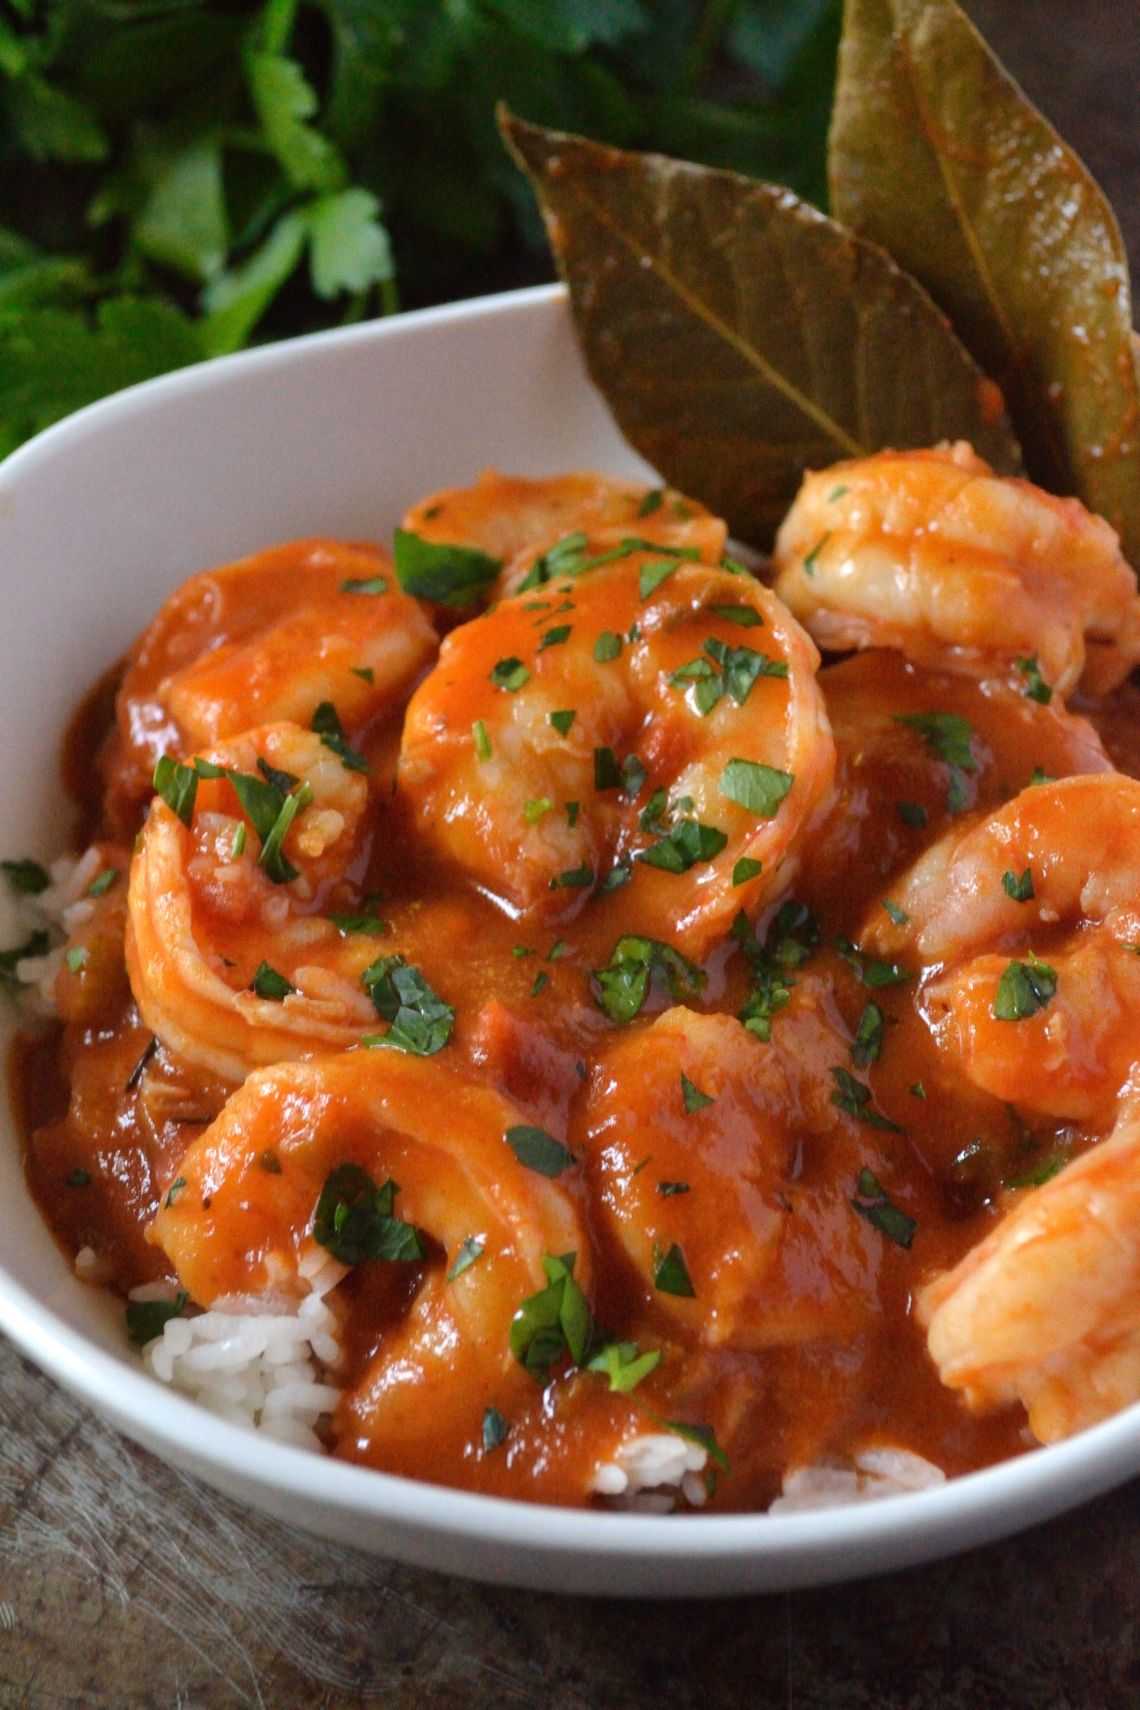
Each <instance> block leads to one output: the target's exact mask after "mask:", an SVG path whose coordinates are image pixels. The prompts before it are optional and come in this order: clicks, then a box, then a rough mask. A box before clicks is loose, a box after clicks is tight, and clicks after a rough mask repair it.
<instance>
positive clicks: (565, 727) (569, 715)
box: [549, 711, 578, 736]
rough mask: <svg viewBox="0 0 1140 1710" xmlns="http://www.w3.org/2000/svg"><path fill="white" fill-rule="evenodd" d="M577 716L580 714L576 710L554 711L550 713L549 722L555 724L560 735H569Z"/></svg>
mask: <svg viewBox="0 0 1140 1710" xmlns="http://www.w3.org/2000/svg"><path fill="white" fill-rule="evenodd" d="M577 716H578V714H577V713H576V712H574V711H566V712H552V713H551V714H550V715H549V722H550V724H552V725H553V727H554V729H555V730H556V731H557V732H558V734H559V736H569V734H570V727H571V725H572V724H573V723H574V720H575V719H576V718H577Z"/></svg>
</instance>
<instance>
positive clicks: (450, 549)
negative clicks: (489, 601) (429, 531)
mask: <svg viewBox="0 0 1140 1710" xmlns="http://www.w3.org/2000/svg"><path fill="white" fill-rule="evenodd" d="M393 556H394V558H395V561H396V575H397V578H398V579H399V583H400V586H401V588H403V590H404V592H405V594H414V595H415V596H416V598H417V599H421V600H435V601H437V602H438V604H440V605H444V606H470V605H473V604H474V603H475V601H476V600H477V599H478V598H479V596H480V594H482V593H485V592H486V590H487V589H488V588H489V587H490V586H491V583H492V582H493V581H494V580H495V578H496V576H497V575H498V574H499V571H500V570H501V569H502V568H503V565H502V560H501V559H498V558H489V557H488V556H487V554H486V553H485V552H478V551H476V550H475V548H474V547H471V546H449V545H447V544H446V543H444V542H440V541H434V540H423V539H421V537H420V536H419V535H418V534H413V533H412V532H411V530H410V529H406V528H398V529H397V530H396V533H395V537H394V545H393ZM527 675H528V676H529V672H528V673H527ZM524 681H525V679H524Z"/></svg>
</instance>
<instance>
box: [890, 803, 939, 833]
mask: <svg viewBox="0 0 1140 1710" xmlns="http://www.w3.org/2000/svg"><path fill="white" fill-rule="evenodd" d="M895 807H896V809H897V810H898V816H899V818H900V819H901V820H902V822H903V824H904V825H909V826H913V827H917V826H922V825H926V823H927V822H928V820H929V818H930V815H929V814H928V813H927V811H926V809H925V808H924V807H923V806H922V803H921V802H896V803H895Z"/></svg>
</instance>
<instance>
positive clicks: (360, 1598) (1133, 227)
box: [0, 0, 1140, 1710]
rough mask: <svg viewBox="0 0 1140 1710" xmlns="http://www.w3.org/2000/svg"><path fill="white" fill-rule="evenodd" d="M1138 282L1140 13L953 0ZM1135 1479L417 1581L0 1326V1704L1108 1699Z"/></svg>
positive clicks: (1139, 1507) (1116, 1696) (876, 1707)
mask: <svg viewBox="0 0 1140 1710" xmlns="http://www.w3.org/2000/svg"><path fill="white" fill-rule="evenodd" d="M970 10H971V12H972V13H973V14H974V16H975V17H976V18H977V19H978V21H979V22H980V23H981V25H982V27H983V29H984V30H985V31H986V33H987V35H988V36H989V38H990V40H991V41H992V42H993V43H994V45H995V46H996V47H997V49H998V51H999V52H1000V53H1001V54H1002V56H1003V57H1004V58H1005V60H1006V63H1007V64H1009V65H1010V66H1011V67H1012V68H1013V69H1014V70H1015V71H1016V72H1017V74H1018V75H1019V76H1020V77H1021V78H1022V80H1023V82H1024V83H1025V85H1026V87H1027V88H1028V89H1029V91H1030V93H1031V94H1032V95H1033V96H1034V97H1035V99H1037V100H1038V101H1039V103H1040V104H1041V105H1042V106H1043V107H1044V108H1045V109H1046V111H1047V112H1048V113H1049V114H1050V115H1051V116H1052V117H1053V118H1054V119H1055V120H1056V122H1057V123H1058V124H1059V125H1060V127H1061V129H1062V130H1063V132H1064V134H1065V135H1066V136H1067V137H1068V138H1069V140H1070V141H1072V142H1073V143H1074V144H1075V145H1076V146H1077V147H1078V149H1079V150H1080V151H1081V152H1082V153H1083V154H1084V155H1085V157H1086V159H1087V160H1088V161H1089V164H1090V165H1091V166H1092V167H1093V169H1094V171H1095V172H1096V173H1097V175H1098V176H1099V177H1100V179H1101V181H1102V182H1103V183H1104V184H1105V185H1106V187H1107V188H1108V189H1109V192H1110V194H1111V195H1112V197H1113V200H1114V201H1115V203H1116V206H1117V209H1118V211H1119V213H1120V216H1121V220H1122V223H1123V225H1124V227H1125V231H1126V233H1127V236H1128V240H1129V246H1130V249H1131V252H1132V266H1133V272H1134V274H1138V275H1140V6H1138V5H1137V4H1136V0H1032V3H1029V0H973V3H972V4H971V5H970ZM1138 1520H1140V1484H1134V1485H1132V1486H1131V1487H1129V1488H1128V1489H1126V1490H1123V1491H1120V1492H1118V1493H1116V1494H1114V1495H1111V1496H1108V1497H1106V1498H1104V1499H1102V1500H1101V1501H1099V1502H1097V1503H1094V1504H1093V1505H1091V1506H1089V1507H1086V1508H1085V1509H1083V1510H1081V1511H1079V1512H1078V1513H1076V1514H1073V1515H1070V1516H1068V1517H1066V1518H1064V1519H1061V1520H1058V1521H1055V1522H1053V1523H1052V1524H1050V1525H1048V1526H1045V1527H1040V1528H1038V1529H1037V1530H1035V1531H1033V1532H1031V1533H1029V1534H1027V1535H1025V1536H1024V1537H1022V1538H1019V1539H1015V1540H1012V1541H1010V1542H1008V1543H1005V1544H1001V1545H997V1546H994V1547H992V1548H990V1549H986V1550H979V1551H975V1552H973V1553H972V1554H969V1555H966V1556H961V1557H959V1558H958V1559H956V1560H954V1561H951V1562H947V1563H943V1564H941V1565H938V1566H935V1567H932V1568H926V1569H922V1570H917V1571H911V1572H908V1573H906V1574H900V1575H895V1576H893V1577H890V1578H886V1579H880V1580H876V1581H871V1582H868V1583H864V1584H861V1585H854V1586H847V1587H840V1588H838V1589H833V1590H823V1591H813V1592H801V1593H796V1594H792V1595H785V1596H778V1597H776V1596H773V1597H767V1598H755V1599H749V1600H735V1601H732V1602H726V1603H710V1604H703V1605H702V1604H693V1605H678V1604H658V1605H654V1604H652V1603H617V1602H587V1601H584V1600H576V1599H570V1598H557V1597H551V1596H542V1597H538V1596H532V1595H529V1594H527V1593H524V1592H517V1591H502V1590H494V1589H488V1588H486V1587H480V1586H475V1585H469V1584H466V1583H465V1582H463V1581H460V1580H451V1579H444V1578H441V1577H438V1576H436V1575H432V1574H426V1573H419V1572H412V1571H410V1570H406V1569H403V1568H399V1567H394V1566H392V1565H390V1564H387V1563H384V1562H377V1561H373V1560H371V1559H370V1558H368V1557H365V1556H361V1555H356V1554H353V1553H351V1552H349V1551H346V1550H343V1549H334V1548H332V1547H329V1546H326V1545H324V1544H320V1543H316V1542H314V1541H312V1540H311V1539H309V1538H307V1537H305V1536H303V1535H302V1534H300V1533H298V1532H294V1531H290V1530H288V1529H287V1528H285V1527H283V1526H280V1525H277V1524H275V1523H273V1522H271V1521H268V1520H263V1519H261V1518H259V1517H258V1516H256V1515H254V1514H251V1513H248V1512H247V1511H245V1510H244V1509H242V1508H239V1507H237V1506H235V1505H234V1504H233V1503H230V1502H227V1501H225V1500H223V1499H222V1498H221V1497H218V1496H215V1495H214V1494H213V1493H212V1492H211V1491H209V1490H207V1489H206V1488H205V1487H204V1486H202V1485H200V1484H198V1483H196V1482H195V1481H194V1480H192V1479H190V1478H186V1477H183V1476H182V1475H180V1474H179V1473H177V1472H173V1471H171V1469H170V1468H168V1467H166V1466H164V1465H162V1464H161V1463H160V1462H158V1461H156V1460H154V1459H153V1458H152V1457H151V1456H150V1455H147V1454H145V1453H143V1452H142V1451H141V1450H138V1449H135V1448H133V1447H132V1446H131V1445H130V1444H129V1443H127V1442H126V1441H125V1440H124V1439H123V1438H122V1437H120V1436H119V1435H118V1434H117V1433H116V1432H114V1431H112V1430H110V1429H109V1428H108V1427H106V1426H104V1425H103V1424H101V1423H100V1422H99V1421H98V1420H97V1419H95V1418H94V1417H93V1416H92V1415H91V1414H90V1413H88V1412H86V1411H85V1410H84V1409H83V1408H81V1407H79V1406H78V1405H76V1403H75V1402H73V1401H72V1400H71V1398H70V1397H68V1396H66V1395H64V1394H63V1393H62V1392H61V1391H60V1390H58V1389H57V1388H56V1387H55V1386H54V1385H53V1384H51V1383H50V1382H49V1381H48V1380H47V1379H46V1378H44V1377H42V1376H40V1375H39V1373H38V1372H37V1371H36V1370H35V1369H34V1368H33V1367H32V1366H30V1365H28V1364H27V1363H26V1362H25V1361H23V1360H21V1359H20V1357H19V1356H18V1355H17V1354H16V1353H15V1351H14V1350H13V1349H12V1348H11V1347H9V1346H8V1345H7V1344H3V1343H0V1710H244V1707H245V1706H254V1707H256V1710H363V1707H364V1706H372V1705H379V1706H384V1707H388V1710H402V1707H404V1706H408V1707H411V1706H413V1705H414V1706H416V1710H491V1707H499V1706H502V1707H503V1710H516V1707H518V1710H522V1707H529V1706H535V1707H536V1710H595V1707H605V1710H625V1707H627V1706H628V1707H629V1710H682V1707H686V1710H687V1707H689V1706H695V1705H702V1706H708V1707H714V1710H721V1707H724V1710H736V1707H740V1710H745V1707H747V1710H767V1707H768V1706H773V1707H774V1706H779V1707H781V1710H1131V1707H1132V1706H1136V1705H1140V1661H1138V1656H1137V1634H1136V1629H1137V1626H1138V1624H1140V1528H1138V1525H1137V1522H1138Z"/></svg>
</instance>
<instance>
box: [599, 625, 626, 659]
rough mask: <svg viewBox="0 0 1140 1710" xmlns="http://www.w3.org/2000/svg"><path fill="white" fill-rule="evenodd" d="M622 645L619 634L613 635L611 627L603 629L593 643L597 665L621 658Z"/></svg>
mask: <svg viewBox="0 0 1140 1710" xmlns="http://www.w3.org/2000/svg"><path fill="white" fill-rule="evenodd" d="M623 645H624V643H623V642H622V638H621V636H620V635H615V634H614V632H613V630H612V629H604V630H603V631H602V633H601V635H599V637H598V639H597V641H595V643H594V658H595V659H596V660H597V662H598V664H599V665H608V664H609V663H610V661H611V660H613V659H620V658H621V650H622V647H623Z"/></svg>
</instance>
